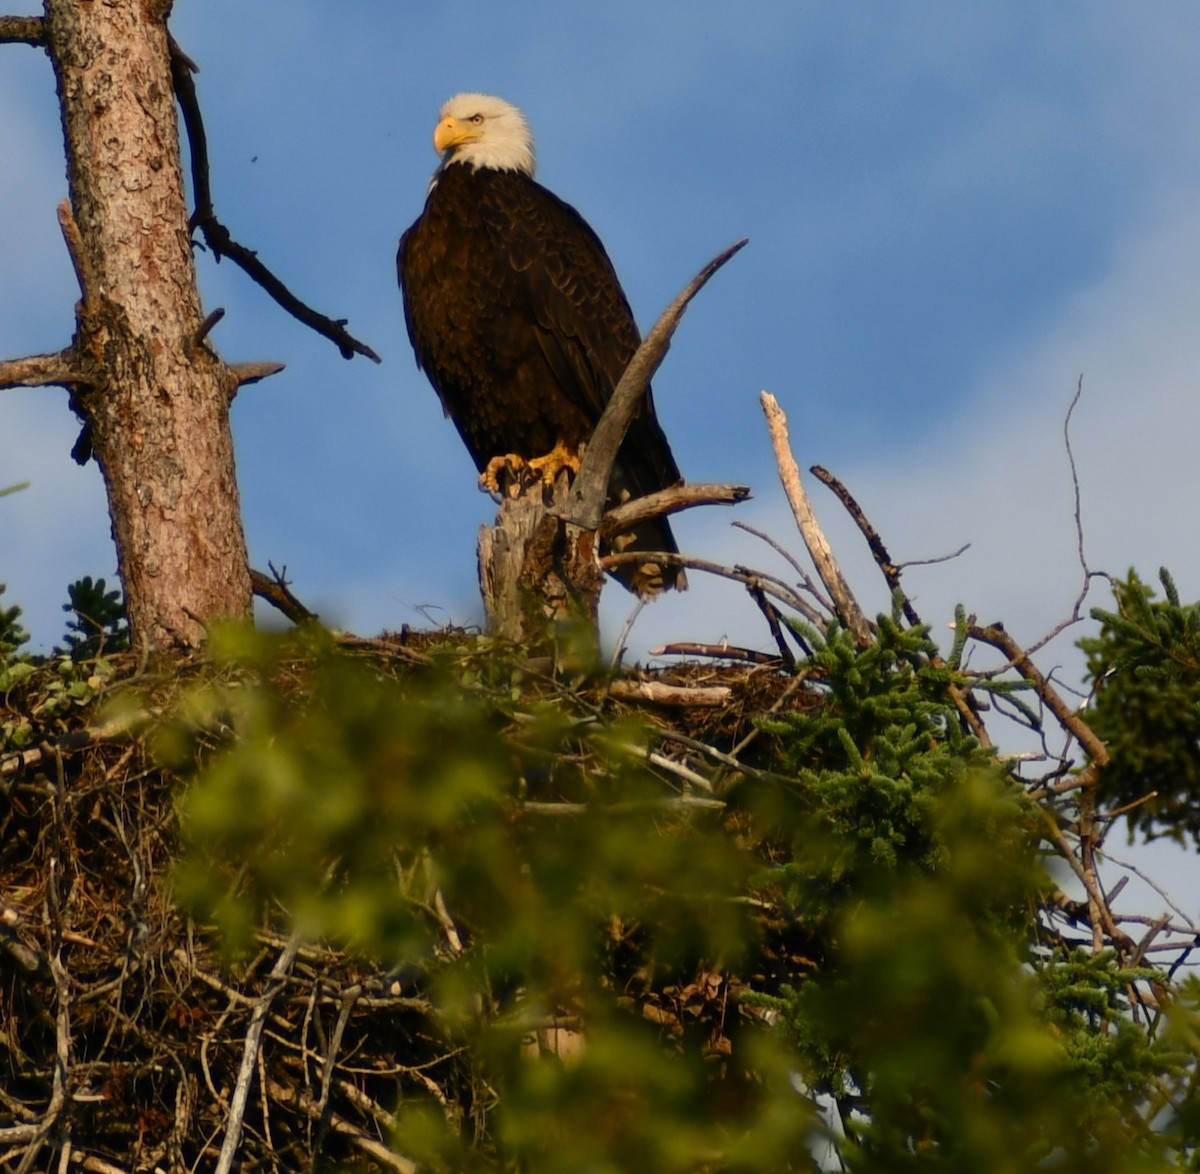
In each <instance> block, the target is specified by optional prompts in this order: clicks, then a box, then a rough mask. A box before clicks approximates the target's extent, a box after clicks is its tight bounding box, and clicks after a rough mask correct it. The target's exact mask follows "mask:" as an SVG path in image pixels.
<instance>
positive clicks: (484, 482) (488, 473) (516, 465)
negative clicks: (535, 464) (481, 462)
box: [479, 452, 526, 497]
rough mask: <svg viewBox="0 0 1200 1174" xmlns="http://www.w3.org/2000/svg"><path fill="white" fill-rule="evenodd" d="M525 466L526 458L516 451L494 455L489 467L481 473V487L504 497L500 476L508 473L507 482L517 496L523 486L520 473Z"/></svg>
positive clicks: (510, 491) (510, 490)
mask: <svg viewBox="0 0 1200 1174" xmlns="http://www.w3.org/2000/svg"><path fill="white" fill-rule="evenodd" d="M525 467H526V466H525V458H524V457H519V456H517V454H516V453H515V452H510V453H505V454H504V456H502V457H492V459H491V460H490V461H488V463H487V467H486V468H485V469H484V470H483V472H482V473H480V474H479V488H480V489H482V490H483V491H484V492H485V493H490V494H491V495H492V496H493V497H503V496H504V494H503V491H502V490H501V488H500V478H501V475H503V474H507V476H506V477H505V482H506V483H507V485H508V490H509V493H510V494H511V495H512V496H513V497H516V495H517V493H518V492H520V486H521V482H520V478H519V474H520V473H521V470H522V469H524V468H525Z"/></svg>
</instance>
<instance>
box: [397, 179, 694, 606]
mask: <svg viewBox="0 0 1200 1174" xmlns="http://www.w3.org/2000/svg"><path fill="white" fill-rule="evenodd" d="M397 266H398V269H399V275H400V285H401V289H402V290H403V293H404V315H405V321H406V322H407V325H408V334H409V338H410V339H411V340H412V344H413V349H414V350H415V352H416V356H417V363H418V365H419V366H420V367H421V368H422V369H423V370H424V371H425V373H426V374H427V375H428V376H429V380H430V382H431V383H432V384H433V386H434V387H435V388H436V390H437V392H438V395H439V396H440V397H441V400H442V406H443V408H444V409H445V411H446V414H447V415H448V416H449V417H450V418H451V419H452V420H453V421H454V423H455V425H456V426H457V427H458V431H459V433H460V434H461V436H462V438H463V440H464V441H465V442H466V445H467V449H468V451H469V452H470V453H471V456H472V458H473V459H474V461H475V464H476V467H477V468H478V469H479V470H480V471H481V472H482V471H483V470H484V469H485V468H486V466H487V464H488V462H489V461H490V460H491V459H492V458H493V457H499V456H505V455H508V454H510V453H515V454H517V455H518V456H521V457H524V458H525V459H526V460H529V459H532V458H535V457H540V456H544V455H545V454H546V453H548V452H549V451H550V450H551V449H553V448H554V447H555V445H556V444H559V443H560V442H561V443H562V444H564V445H565V446H566V447H567V448H568V449H570V450H571V451H572V452H577V451H578V449H579V446H580V445H581V444H583V443H584V442H586V441H587V440H588V438H589V437H590V436H591V433H592V429H593V428H594V427H595V425H596V422H597V421H598V420H599V419H600V414H601V413H602V412H603V410H604V405H605V404H606V403H607V402H608V400H609V398H610V397H611V395H612V392H613V389H614V387H615V386H616V383H617V380H619V379H620V377H621V374H622V373H623V372H624V370H625V367H626V365H627V364H628V362H629V360H630V359H631V358H632V357H633V353H634V351H635V350H636V349H637V346H638V343H639V341H640V338H639V335H638V329H637V325H636V323H635V322H634V318H633V314H632V312H631V311H630V308H629V303H628V302H627V301H626V300H625V295H624V293H623V292H622V290H621V286H620V283H619V282H618V281H617V275H616V273H615V272H614V270H613V267H612V263H611V262H610V261H609V259H608V255H607V254H606V253H605V251H604V246H603V245H602V244H601V243H600V240H599V238H598V237H597V236H596V234H595V233H594V232H593V231H592V230H591V228H590V227H589V226H588V224H587V222H586V221H585V220H584V219H583V217H582V216H580V215H579V213H578V212H576V211H575V209H574V208H572V207H571V206H570V205H569V204H566V203H564V202H563V201H562V200H560V199H559V198H558V197H557V196H555V195H554V194H553V193H552V192H549V191H547V190H546V189H545V188H543V187H542V186H541V185H540V184H538V183H537V182H536V181H534V180H533V179H531V178H529V177H528V176H526V175H524V174H522V173H520V172H516V171H496V170H491V169H487V168H479V169H473V168H472V167H470V166H469V165H467V164H463V163H451V164H449V165H448V166H446V167H444V168H443V169H442V170H441V171H440V172H439V174H438V176H437V179H436V182H435V184H434V186H433V188H432V190H431V191H430V194H429V198H428V200H427V201H426V203H425V210H424V212H423V213H422V214H421V216H420V218H419V219H418V220H417V222H416V223H415V224H414V225H413V226H412V227H411V228H410V229H409V230H408V231H407V232H406V233H405V234H404V236H403V237H402V238H401V240H400V252H399V256H398V257H397ZM679 480H680V474H679V469H678V467H677V466H676V464H675V459H674V457H673V456H672V455H671V450H670V447H669V446H668V444H667V439H666V437H665V436H664V435H663V431H662V429H661V428H660V427H659V424H658V420H657V419H656V418H655V415H654V405H653V400H652V399H651V398H650V397H649V393H647V400H646V404H645V405H644V407H643V408H642V410H641V412H640V413H639V414H638V415H637V416H635V417H634V420H633V423H632V424H631V425H630V428H629V432H628V434H627V435H626V437H625V441H624V444H623V445H622V447H621V450H620V452H619V454H618V457H617V464H616V467H615V468H614V470H613V476H612V481H611V483H610V486H609V489H610V500H611V501H612V502H613V503H615V502H617V501H620V500H622V499H624V498H632V497H641V496H643V495H645V494H647V493H653V492H655V491H656V490H659V489H665V488H666V487H667V486H669V485H673V484H675V483H676V482H677V481H679ZM626 549H632V550H647V551H649V550H661V551H675V550H677V547H676V545H675V540H674V537H673V536H672V534H671V529H670V527H669V525H668V524H667V522H666V521H665V520H657V521H655V522H652V523H647V524H646V525H644V526H642V527H639V529H638V530H637V531H636V532H635V535H634V540H633V542H632V543H630V545H629V546H628V547H626ZM618 577H619V578H620V579H621V581H622V582H623V583H625V585H626V586H627V587H631V588H636V587H638V586H639V584H638V582H637V576H636V571H634V570H633V569H632V568H630V569H627V570H625V571H623V572H622V573H620V574H619V575H618ZM677 585H679V586H681V585H682V583H677V582H676V576H675V573H674V572H669V573H668V574H667V576H666V586H671V587H673V586H677Z"/></svg>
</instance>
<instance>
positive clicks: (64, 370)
mask: <svg viewBox="0 0 1200 1174" xmlns="http://www.w3.org/2000/svg"><path fill="white" fill-rule="evenodd" d="M87 382H89V380H88V377H87V375H86V374H85V373H84V371H83V370H82V368H81V367H80V366H79V363H78V362H77V360H76V357H75V352H74V350H72V349H68V350H65V351H58V352H57V353H55V354H52V355H29V356H27V357H26V358H24V359H5V360H3V361H0V391H5V390H7V389H9V388H13V387H75V386H78V385H79V384H81V383H87Z"/></svg>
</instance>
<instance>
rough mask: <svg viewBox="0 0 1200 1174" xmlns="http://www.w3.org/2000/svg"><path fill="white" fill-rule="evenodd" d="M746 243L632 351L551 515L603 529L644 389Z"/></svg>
mask: <svg viewBox="0 0 1200 1174" xmlns="http://www.w3.org/2000/svg"><path fill="white" fill-rule="evenodd" d="M746 243H747V242H746V241H745V240H740V241H738V242H737V243H736V244H734V245H731V246H730V247H729V248H727V249H726V250H725V251H724V252H722V253H721V254H720V255H719V256H717V257H714V258H713V259H712V260H711V261H710V262H709V263H708V264H707V265H705V266H704V268H703V269H701V270H700V272H699V273H698V274H696V276H695V277H694V278H692V280H691V281H690V282H689V283H688V285H687V287H686V288H685V289H684V291H683V292H682V293H681V294H680V295H679V296H678V297H677V298H676V299H675V300H674V301H673V302H672V303H671V304H670V305H669V306H668V307H667V308H666V310H664V311H663V314H662V317H660V318H659V320H658V321H657V322H656V323H655V324H654V327H653V329H652V330H651V331H650V333H649V334H648V335H646V338H645V339H644V340H643V342H642V344H641V345H640V346H639V347H638V349H637V350H636V351H635V352H634V355H633V358H632V359H630V361H629V366H627V367H626V368H625V373H624V374H623V375H622V376H621V378H620V380H619V381H618V383H617V386H616V388H615V389H614V390H613V393H612V396H611V398H610V399H609V401H608V403H607V404H606V405H605V407H604V412H603V414H602V415H601V417H600V421H599V423H598V424H597V425H596V428H595V430H594V431H593V432H592V436H591V439H590V440H589V441H588V445H587V449H586V450H585V451H584V454H583V460H582V461H581V462H580V465H579V472H578V474H577V475H576V477H575V481H574V483H573V484H572V486H571V491H570V493H569V494H568V495H567V498H566V501H564V502H563V503H562V505H559V506H553V507H551V508H550V511H549V512H551V513H553V514H555V515H556V516H557V517H560V518H563V519H564V520H565V521H567V522H571V523H573V524H574V525H576V526H580V527H582V528H583V529H585V530H595V529H596V528H597V527H598V526H599V525H600V519H601V518H602V517H603V515H604V503H605V501H606V500H607V499H608V484H609V482H610V481H611V480H612V468H613V464H614V463H615V461H616V459H617V451H618V450H619V449H620V447H621V442H622V441H623V440H624V439H625V433H626V432H627V431H628V430H629V423H630V421H631V420H632V419H633V417H634V414H635V413H636V411H637V409H638V405H639V404H640V403H641V402H642V400H643V399H644V397H645V394H646V388H647V387H648V386H649V385H650V380H651V379H652V378H653V377H654V372H655V371H657V370H658V368H659V365H660V364H661V363H662V361H663V359H664V358H665V357H666V354H667V350H668V349H669V347H670V345H671V336H672V335H673V334H674V333H675V328H676V327H677V326H678V325H679V321H680V319H681V318H682V317H683V312H684V311H685V310H686V309H687V307H688V303H689V302H690V301H691V300H692V298H694V297H695V296H696V295H697V294H698V293H699V292H700V291H701V290H702V289H703V288H704V286H705V285H706V284H707V282H708V280H709V278H710V277H712V275H713V274H714V273H716V271H717V270H718V269H720V268H721V266H722V265H724V264H725V262H726V261H728V260H729V259H730V257H732V256H733V255H734V254H735V253H737V252H738V251H739V250H740V249H742V248H743V247H744V246H745V245H746Z"/></svg>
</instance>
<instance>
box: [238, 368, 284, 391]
mask: <svg viewBox="0 0 1200 1174" xmlns="http://www.w3.org/2000/svg"><path fill="white" fill-rule="evenodd" d="M286 365H287V364H286V363H271V362H266V363H233V364H231V365H230V368H229V370H230V372H231V373H232V374H233V377H234V379H235V380H237V386H236V387H235V388H234V392H235V393H236V391H237V388H239V387H245V386H246V384H247V383H258V382H259V380H262V379H269V378H270V377H271V376H272V375H278V374H279V372H280V371H282V370H283V369H284V368H285V367H286Z"/></svg>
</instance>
